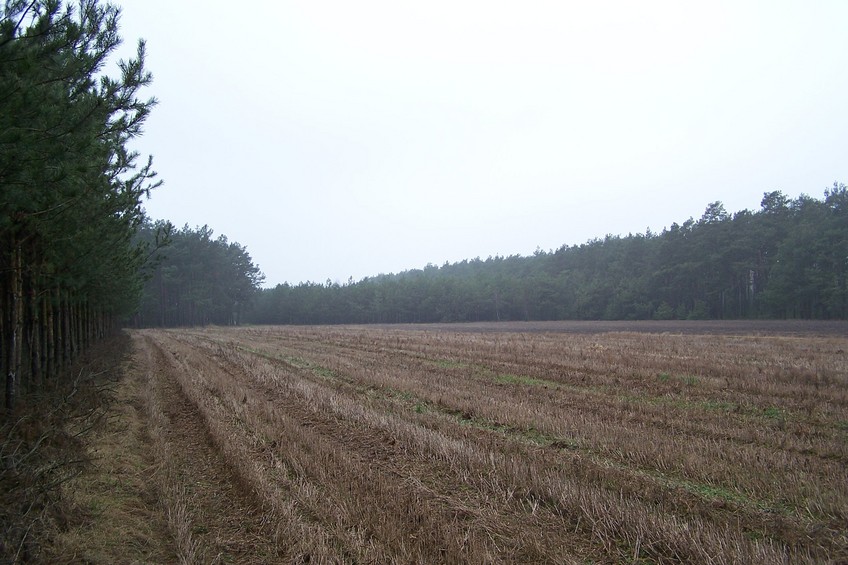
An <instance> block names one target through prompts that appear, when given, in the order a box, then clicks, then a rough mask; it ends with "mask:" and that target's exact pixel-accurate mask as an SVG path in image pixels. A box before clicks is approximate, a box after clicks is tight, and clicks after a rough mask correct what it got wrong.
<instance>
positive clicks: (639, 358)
mask: <svg viewBox="0 0 848 565" xmlns="http://www.w3.org/2000/svg"><path fill="white" fill-rule="evenodd" d="M845 330H846V326H845V325H844V324H835V325H830V326H828V325H821V324H820V325H804V324H795V325H792V324H789V325H785V324H784V325H781V324H771V325H768V324H767V325H758V324H736V325H731V324H700V325H699V324H677V325H676V324H674V323H665V324H662V325H660V324H655V325H651V324H645V323H643V324H629V325H628V324H618V325H615V324H613V325H602V324H596V325H592V324H560V325H556V324H548V325H545V324H536V325H526V324H513V325H507V324H496V325H495V324H493V325H480V326H475V325H469V326H441V327H438V326H420V327H417V326H395V327H391V326H388V327H369V326H364V327H350V326H339V327H254V328H205V329H196V330H142V331H132V332H131V333H130V335H131V339H132V342H133V359H132V362H131V363H129V364H127V366H126V367H125V372H126V375H125V377H124V378H123V380H122V384H121V387H123V388H121V389H120V390H118V393H117V394H118V396H119V397H123V398H124V400H125V403H124V404H123V405H122V406H124V409H125V411H126V414H125V416H126V420H125V423H124V424H123V427H121V428H120V430H122V432H121V434H122V435H121V436H120V437H121V438H122V439H121V440H120V441H119V442H118V445H112V446H110V445H109V444H108V442H104V441H101V440H98V441H100V444H99V445H98V446H97V448H98V449H101V450H105V452H107V453H108V454H109V456H108V457H106V458H105V460H108V461H111V463H109V465H112V467H110V468H109V469H107V471H108V472H110V473H111V475H110V476H112V477H113V478H115V479H114V480H116V481H118V483H120V484H122V485H124V487H126V490H127V491H131V490H132V488H143V489H146V490H145V492H144V493H141V494H139V495H138V496H137V498H132V496H130V494H127V497H128V498H127V499H126V500H124V502H123V504H124V506H128V507H129V506H132V505H133V504H142V505H146V506H145V507H146V508H147V509H148V510H149V512H150V516H155V515H158V516H160V517H161V524H160V526H161V528H160V530H161V531H160V532H159V533H157V531H154V530H155V528H154V526H155V524H156V522H155V520H151V519H149V516H148V517H146V518H145V519H144V522H145V523H146V524H148V529H149V530H150V531H148V532H147V533H144V534H143V535H147V536H149V537H151V538H153V537H156V536H159V537H160V538H162V539H165V538H167V539H168V540H170V541H167V542H165V541H162V542H161V544H160V545H161V547H160V548H159V549H158V550H157V551H160V552H161V553H159V554H156V555H153V556H151V555H150V554H146V555H147V557H146V558H147V559H149V560H153V561H156V560H162V559H164V560H175V561H182V562H187V563H193V562H197V563H209V562H216V561H217V562H221V563H230V562H232V563H266V562H286V563H288V562H294V563H306V562H308V563H328V562H345V563H390V562H396V563H460V562H463V563H655V562H656V563H671V562H679V563H755V562H756V563H783V562H793V563H805V562H809V563H822V562H845V561H848V529H847V527H846V524H848V356H846V350H848V337H846V332H845ZM122 395H123V396H122ZM122 449H123V450H124V452H125V451H127V450H132V449H135V450H137V451H138V452H139V455H138V461H135V462H133V461H128V460H125V459H121V458H122V457H125V456H124V455H120V454H121V453H122V451H121V450H122ZM116 461H117V462H116ZM120 461H124V463H120ZM139 476H141V477H142V479H143V480H141V481H140V483H142V484H143V485H144V486H143V487H141V486H136V487H133V486H132V484H130V483H132V480H138V477H139ZM122 477H123V478H122ZM134 477H135V479H133V478H134ZM80 481H88V483H87V484H89V485H91V484H92V480H91V477H89V478H87V479H86V477H85V476H83V477H81V478H80ZM122 481H123V482H122ZM79 486H80V485H77V486H76V487H74V488H77V489H78V490H79ZM122 488H123V487H122ZM81 490H82V491H83V494H78V495H77V496H79V497H84V496H88V497H89V498H87V499H83V498H80V501H79V504H81V505H85V504H93V503H92V502H91V501H92V500H100V499H101V498H103V497H104V496H106V494H105V492H106V491H108V492H109V493H112V496H113V497H116V498H119V497H120V496H123V495H121V494H120V493H121V492H123V490H122V489H117V488H115V487H114V486H111V487H104V489H103V490H104V492H101V493H96V492H93V490H96V487H89V488H88V491H89V492H88V493H87V494H86V493H85V490H86V489H81ZM139 501H140V502H139ZM99 504H100V505H101V506H104V505H105V506H109V507H110V508H114V507H120V506H121V503H120V501H116V500H111V501H110V502H109V503H108V504H106V503H103V502H102V501H101V503H99ZM128 512H129V511H128ZM133 512H135V513H136V514H138V513H139V512H140V511H139V510H137V509H136V510H133ZM133 512H129V513H131V514H132V513H133ZM105 515H108V514H105ZM113 521H114V520H113ZM101 522H109V521H108V520H101ZM151 524H153V526H151ZM96 527H98V528H104V529H102V530H97V531H96V532H93V531H91V530H88V531H87V532H86V533H85V534H84V535H83V533H78V535H79V536H80V537H91V536H92V535H95V537H97V536H99V539H109V537H110V535H114V533H110V532H109V531H107V530H108V528H110V527H114V526H113V525H110V524H109V523H103V524H101V525H100V526H96ZM162 532H165V533H162ZM136 535H138V536H142V537H143V535H142V533H139V532H136ZM71 538H72V536H71V534H68V535H67V536H66V538H65V539H64V540H60V541H59V543H58V545H57V547H58V549H56V551H58V552H60V553H61V552H62V551H65V552H67V551H69V549H68V548H71V547H73V544H74V543H78V540H74V539H71ZM104 543H105V542H104ZM145 543H147V542H145V541H144V540H140V541H139V542H138V546H139V547H148V546H149V544H148V545H147V546H145ZM62 544H65V548H64V549H63V546H62ZM75 551H77V550H75ZM85 551H86V552H88V553H87V555H88V557H87V559H89V560H90V561H91V562H97V561H98V557H97V556H98V555H109V553H108V552H109V548H107V547H100V548H91V547H89V548H88V549H86V550H85ZM139 551H140V550H139ZM97 552H100V553H99V554H98V553H97ZM139 555H140V556H137V557H136V558H137V559H140V560H144V559H145V556H144V555H141V554H139ZM101 559H102V560H103V561H106V560H107V558H106V557H101Z"/></svg>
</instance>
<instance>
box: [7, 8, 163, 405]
mask: <svg viewBox="0 0 848 565" xmlns="http://www.w3.org/2000/svg"><path fill="white" fill-rule="evenodd" d="M119 14H120V11H119V9H118V8H117V7H115V6H112V5H109V4H105V5H104V4H100V3H98V2H97V1H86V2H80V3H79V4H75V5H73V6H70V5H69V6H67V7H63V6H62V2H60V1H49V2H20V1H11V2H6V3H5V4H4V7H3V9H2V13H0V15H2V19H0V243H2V245H0V311H2V315H0V343H2V352H3V355H2V371H3V374H4V375H5V376H6V383H5V384H6V386H5V405H6V407H7V408H8V409H12V408H13V407H14V406H15V402H16V398H18V396H19V395H20V394H21V393H24V392H28V391H32V390H38V389H39V388H40V387H41V385H42V383H43V382H45V381H47V380H50V379H53V378H54V377H56V376H57V375H58V374H60V373H61V372H62V370H63V368H64V367H67V366H68V365H69V364H70V363H71V361H72V360H73V359H74V358H76V357H77V356H78V355H79V354H80V353H81V352H82V351H83V350H85V349H86V348H87V347H88V346H89V345H90V344H91V343H92V342H93V341H94V340H97V339H99V338H101V337H103V336H105V335H106V334H107V333H109V332H110V331H111V330H113V329H115V328H116V327H118V324H119V323H120V322H121V321H122V320H123V319H125V317H126V316H128V315H130V314H131V313H132V312H133V311H134V310H135V308H136V306H137V303H138V298H139V296H140V293H141V288H142V278H141V271H140V269H141V267H142V265H143V263H144V261H145V259H146V255H147V252H146V250H145V248H144V246H142V245H139V244H138V242H137V240H136V231H137V228H138V227H139V226H140V225H141V222H142V221H143V218H144V213H143V210H142V207H141V202H142V201H143V199H144V198H146V197H147V196H148V195H149V192H150V190H151V189H152V188H154V187H155V186H156V184H157V183H156V182H155V179H154V177H155V173H154V172H153V170H152V169H151V161H150V159H148V160H147V161H146V162H142V163H141V164H139V163H138V162H137V161H138V155H137V154H136V153H134V152H132V151H131V150H130V148H129V142H130V141H131V140H132V139H133V138H135V137H136V136H138V135H139V134H140V133H141V127H142V125H143V123H144V121H145V119H146V118H147V116H148V114H149V112H150V110H151V108H152V107H153V105H154V103H155V100H153V99H141V98H139V90H140V89H141V88H143V87H144V86H146V85H147V84H149V83H150V81H151V76H150V74H149V73H148V72H147V71H146V70H145V67H144V54H145V52H144V43H143V42H139V44H138V51H137V55H136V57H135V58H133V59H131V60H129V61H121V62H120V63H119V64H118V66H117V68H116V70H115V73H116V74H117V75H118V76H117V78H112V77H110V76H108V75H107V73H106V72H105V70H104V69H105V65H106V63H107V59H108V58H109V56H110V54H112V53H113V51H114V50H115V48H116V47H117V46H118V45H119V43H120V41H121V40H120V37H119V35H118V18H119Z"/></svg>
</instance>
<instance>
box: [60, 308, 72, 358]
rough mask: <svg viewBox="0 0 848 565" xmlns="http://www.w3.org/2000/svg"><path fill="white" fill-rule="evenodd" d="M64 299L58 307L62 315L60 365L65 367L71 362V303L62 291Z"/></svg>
mask: <svg viewBox="0 0 848 565" xmlns="http://www.w3.org/2000/svg"><path fill="white" fill-rule="evenodd" d="M61 294H63V295H64V296H63V297H62V298H64V300H62V302H61V306H60V307H59V313H60V315H61V316H62V367H63V368H67V367H68V366H70V364H71V359H72V345H71V339H72V337H71V303H70V297H69V296H68V295H69V293H68V292H62V293H61Z"/></svg>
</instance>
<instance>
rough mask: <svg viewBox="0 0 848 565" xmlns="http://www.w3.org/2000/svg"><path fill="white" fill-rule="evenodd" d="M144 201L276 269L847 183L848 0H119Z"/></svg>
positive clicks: (326, 273) (447, 252)
mask: <svg viewBox="0 0 848 565" xmlns="http://www.w3.org/2000/svg"><path fill="white" fill-rule="evenodd" d="M117 3H118V4H119V5H121V6H122V7H123V16H122V20H121V22H122V25H121V29H122V35H123V37H124V39H125V42H126V44H127V45H125V46H124V48H122V51H121V55H122V56H124V57H126V56H128V55H130V54H131V53H132V51H133V49H134V44H135V42H136V40H137V39H138V38H144V39H146V40H147V45H148V60H147V64H148V68H149V70H150V71H152V73H153V75H154V83H153V86H152V87H151V88H149V89H148V91H147V94H148V95H152V96H155V97H156V98H158V99H159V101H160V103H159V106H158V107H157V108H156V109H155V110H154V113H153V114H152V115H151V117H150V119H149V121H148V123H147V126H146V130H145V135H144V137H143V138H142V139H141V140H139V142H137V143H136V148H137V149H138V150H139V151H141V152H142V153H143V154H152V155H153V157H154V164H155V169H156V170H157V171H158V172H159V173H160V177H161V178H162V179H163V180H164V181H165V185H164V186H163V187H161V188H159V189H158V190H157V191H156V192H155V193H154V195H153V198H152V199H151V200H150V201H148V202H147V204H146V209H147V211H148V214H149V215H150V216H151V217H153V218H155V219H156V218H162V219H169V220H171V221H172V222H173V223H175V224H177V225H178V226H182V225H183V224H186V223H188V224H189V225H190V226H192V227H194V226H198V225H203V224H208V225H209V226H210V227H211V228H212V229H213V230H214V231H215V232H216V234H225V235H227V236H228V237H229V239H230V240H233V241H238V242H240V243H241V244H243V245H245V246H246V247H247V249H248V251H249V252H250V254H251V256H252V257H253V259H254V261H255V262H256V263H257V264H258V265H259V266H260V267H261V268H262V270H263V271H264V272H265V274H266V277H267V280H266V286H273V285H275V284H277V283H282V282H286V281H288V282H290V283H298V282H301V281H306V280H311V281H315V282H324V281H326V280H327V279H330V280H333V281H337V282H341V283H344V282H346V281H347V280H348V278H349V277H353V279H354V280H359V279H361V278H363V277H366V276H372V275H377V274H379V273H390V272H399V271H403V270H407V269H412V268H421V267H424V266H425V265H426V264H427V263H433V264H436V265H441V264H443V263H444V262H446V261H448V262H455V261H460V260H462V259H472V258H474V257H480V258H482V259H485V258H486V257H488V256H493V255H502V256H505V255H512V254H521V255H528V254H531V253H533V252H534V251H535V250H536V249H537V248H541V249H543V250H550V249H556V248H558V247H560V246H562V245H563V244H568V245H574V244H580V243H583V242H585V241H586V240H588V239H590V238H593V237H603V236H604V235H605V234H608V233H609V234H624V235H626V234H627V233H630V232H633V233H636V232H642V233H644V232H645V230H646V229H647V228H650V229H651V230H653V231H661V230H662V229H663V228H664V227H667V226H669V225H670V224H671V223H672V222H678V223H682V222H683V221H685V220H686V219H687V218H689V217H690V216H692V217H695V218H696V219H697V218H699V217H700V216H701V214H702V213H703V211H704V209H705V208H706V206H707V204H708V203H709V202H713V201H716V200H721V201H722V202H723V203H724V204H725V207H726V209H727V210H728V211H729V212H734V211H738V210H741V209H745V208H748V209H751V210H756V209H758V208H759V204H760V200H761V199H762V195H763V193H764V192H767V191H772V190H782V191H784V193H786V194H787V195H789V196H790V197H793V198H794V197H797V196H798V195H799V194H801V193H806V194H810V195H811V196H815V197H818V198H821V197H822V194H823V191H824V189H825V188H826V187H828V186H830V185H831V184H832V183H833V182H834V181H840V182H848V138H846V135H848V102H846V100H848V33H846V32H845V26H846V24H848V2H846V1H845V0H833V1H824V0H822V1H809V2H807V1H801V0H798V1H794V2H788V1H773V0H770V1H763V2H744V1H728V2H697V3H696V2H680V1H668V2H653V1H645V0H642V1H638V2H637V1H626V2H625V1H621V2H615V1H606V2H605V1H589V0H587V1H585V2H570V1H531V0H526V1H522V2H518V1H515V2H506V1H502V2H499V1H486V2H484V1H464V0H450V1H442V0H427V1H416V2H404V1H399V0H394V1H391V0H386V1H374V0H359V1H355V2H354V1H348V0H343V1H320V0H304V1H298V2H293V1H263V0H258V1H254V2H250V3H246V4H243V5H242V4H239V5H238V9H236V5H235V4H234V3H233V2H219V1H210V0H206V1H199V0H198V1H185V0H183V1H179V2H176V1H174V0H120V1H118V2H117Z"/></svg>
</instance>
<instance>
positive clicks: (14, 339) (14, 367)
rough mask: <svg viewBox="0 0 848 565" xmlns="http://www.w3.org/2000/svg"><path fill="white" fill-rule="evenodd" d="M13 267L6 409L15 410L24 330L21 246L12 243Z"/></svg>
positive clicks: (11, 272) (10, 275)
mask: <svg viewBox="0 0 848 565" xmlns="http://www.w3.org/2000/svg"><path fill="white" fill-rule="evenodd" d="M11 264H12V268H11V271H10V273H9V277H10V280H9V287H10V289H9V290H10V293H9V312H10V314H11V319H10V324H9V325H10V327H9V352H8V354H9V366H8V372H7V373H6V409H7V410H10V411H11V410H14V409H15V401H16V400H17V395H18V387H19V385H20V378H21V351H22V345H23V344H22V342H21V332H22V330H23V304H22V302H23V296H22V295H21V293H22V289H21V287H22V286H23V285H22V279H21V246H20V244H13V245H12V252H11Z"/></svg>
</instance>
